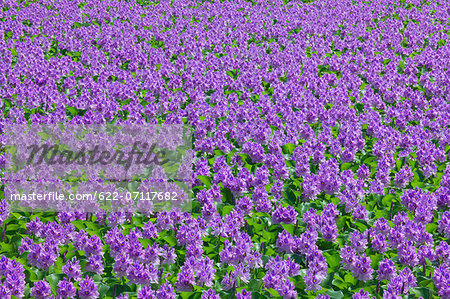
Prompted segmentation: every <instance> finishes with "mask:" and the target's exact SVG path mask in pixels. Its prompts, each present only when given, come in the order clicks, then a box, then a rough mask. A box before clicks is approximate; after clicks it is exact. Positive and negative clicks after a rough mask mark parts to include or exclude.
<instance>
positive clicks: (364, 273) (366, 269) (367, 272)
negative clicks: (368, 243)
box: [352, 253, 373, 281]
mask: <svg viewBox="0 0 450 299" xmlns="http://www.w3.org/2000/svg"><path fill="white" fill-rule="evenodd" d="M352 273H353V276H355V278H356V279H358V280H362V281H367V280H370V279H372V273H373V269H372V268H371V267H370V258H369V257H367V256H366V254H365V253H363V254H362V256H361V257H357V258H356V260H355V263H354V264H353V267H352Z"/></svg>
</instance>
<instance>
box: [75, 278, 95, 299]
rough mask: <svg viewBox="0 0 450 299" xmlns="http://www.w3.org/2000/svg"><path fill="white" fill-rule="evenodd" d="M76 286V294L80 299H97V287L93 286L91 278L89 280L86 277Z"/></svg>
mask: <svg viewBox="0 0 450 299" xmlns="http://www.w3.org/2000/svg"><path fill="white" fill-rule="evenodd" d="M78 286H79V288H80V289H79V291H78V294H79V295H80V297H81V298H85V299H96V298H98V295H99V294H98V288H97V285H96V284H95V282H94V281H93V280H92V278H90V277H88V276H87V275H86V277H85V278H84V279H83V280H81V281H80V283H79V284H78Z"/></svg>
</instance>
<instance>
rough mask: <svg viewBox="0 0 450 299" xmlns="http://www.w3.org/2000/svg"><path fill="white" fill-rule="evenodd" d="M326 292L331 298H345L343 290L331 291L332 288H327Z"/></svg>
mask: <svg viewBox="0 0 450 299" xmlns="http://www.w3.org/2000/svg"><path fill="white" fill-rule="evenodd" d="M325 294H327V295H329V296H330V298H333V299H341V298H344V294H343V293H342V292H341V291H331V290H327V291H326V292H325Z"/></svg>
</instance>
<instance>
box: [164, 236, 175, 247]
mask: <svg viewBox="0 0 450 299" xmlns="http://www.w3.org/2000/svg"><path fill="white" fill-rule="evenodd" d="M164 240H165V241H166V242H167V243H168V244H169V245H170V246H172V247H173V246H175V245H177V244H178V241H177V238H175V237H173V236H167V237H165V238H164Z"/></svg>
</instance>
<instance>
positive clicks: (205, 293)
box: [201, 289, 220, 299]
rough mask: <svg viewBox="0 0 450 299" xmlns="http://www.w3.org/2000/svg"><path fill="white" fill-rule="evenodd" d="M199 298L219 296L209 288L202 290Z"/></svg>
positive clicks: (205, 298)
mask: <svg viewBox="0 0 450 299" xmlns="http://www.w3.org/2000/svg"><path fill="white" fill-rule="evenodd" d="M201 299H220V296H219V295H218V294H216V291H215V290H213V289H209V290H207V291H205V292H203V294H202V298H201Z"/></svg>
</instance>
